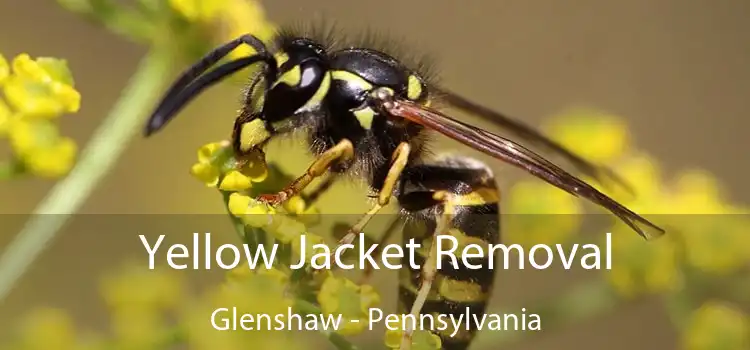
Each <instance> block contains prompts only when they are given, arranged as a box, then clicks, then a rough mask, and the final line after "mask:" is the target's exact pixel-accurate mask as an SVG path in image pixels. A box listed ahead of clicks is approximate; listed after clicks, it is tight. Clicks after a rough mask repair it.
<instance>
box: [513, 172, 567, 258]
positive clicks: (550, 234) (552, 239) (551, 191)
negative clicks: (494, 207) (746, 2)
mask: <svg viewBox="0 0 750 350" xmlns="http://www.w3.org/2000/svg"><path fill="white" fill-rule="evenodd" d="M507 208H508V209H507V210H508V211H507V213H509V214H511V215H508V216H507V217H506V219H505V220H506V221H505V223H504V224H505V225H507V226H506V227H507V229H506V238H507V240H508V241H509V242H512V243H516V244H520V245H523V246H527V245H528V246H531V245H535V244H556V243H564V242H565V241H567V240H568V239H570V238H571V237H572V236H573V234H575V233H576V231H577V229H578V227H579V226H580V222H581V214H582V207H581V203H580V201H579V200H578V199H577V198H575V197H573V196H571V195H570V194H568V193H567V192H565V191H562V190H560V189H558V188H556V187H554V186H551V185H549V184H547V183H545V182H541V181H522V182H518V183H516V184H515V185H514V186H513V187H511V189H510V191H509V201H508V204H507Z"/></svg>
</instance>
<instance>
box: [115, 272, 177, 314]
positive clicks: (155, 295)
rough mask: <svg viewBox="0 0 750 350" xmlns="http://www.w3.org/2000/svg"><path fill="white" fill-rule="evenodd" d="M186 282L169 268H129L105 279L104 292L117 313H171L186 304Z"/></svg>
mask: <svg viewBox="0 0 750 350" xmlns="http://www.w3.org/2000/svg"><path fill="white" fill-rule="evenodd" d="M183 287H184V285H183V281H182V279H181V278H180V277H179V276H178V275H177V274H175V273H174V271H173V270H171V269H169V268H162V269H159V268H157V269H154V270H149V269H147V268H146V267H144V266H140V265H138V266H136V265H133V266H126V267H124V268H122V269H121V270H120V271H118V272H117V273H113V274H112V275H109V276H107V277H105V278H104V280H103V281H102V285H101V289H102V294H103V295H104V299H105V300H106V302H107V304H108V305H109V306H110V307H111V308H112V309H114V310H121V309H125V310H132V309H135V308H139V309H153V310H166V309H172V308H174V307H176V306H178V305H180V304H181V303H182V302H183V299H184V295H183Z"/></svg>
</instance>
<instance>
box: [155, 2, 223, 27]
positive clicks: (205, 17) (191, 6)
mask: <svg viewBox="0 0 750 350" xmlns="http://www.w3.org/2000/svg"><path fill="white" fill-rule="evenodd" d="M169 5H170V6H171V7H172V8H173V9H174V10H175V11H177V12H178V13H179V14H181V15H182V16H184V17H185V18H186V19H188V20H190V21H199V22H207V21H211V20H213V19H214V18H215V17H216V16H217V15H218V14H219V13H220V12H221V10H222V9H223V8H224V7H226V6H227V0H169Z"/></svg>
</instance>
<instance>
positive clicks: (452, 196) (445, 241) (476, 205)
mask: <svg viewBox="0 0 750 350" xmlns="http://www.w3.org/2000/svg"><path fill="white" fill-rule="evenodd" d="M398 193H399V195H398V201H399V205H400V207H401V208H402V213H403V215H404V216H406V225H404V230H403V242H404V243H407V242H414V243H417V244H419V248H418V249H415V250H411V249H407V250H405V251H404V252H405V256H404V258H403V260H402V261H404V264H406V265H405V266H404V268H403V269H401V270H400V271H399V275H400V276H399V277H400V278H399V279H400V287H399V311H400V312H402V313H408V314H409V315H407V316H406V319H405V322H404V323H405V324H404V326H407V327H405V328H407V329H405V330H404V336H403V339H402V345H401V349H409V347H410V345H411V340H412V337H413V332H414V329H413V328H411V327H409V326H412V325H411V324H410V322H411V323H416V325H417V326H419V325H421V326H429V324H428V325H424V324H421V323H420V322H419V321H420V320H421V317H420V315H429V316H432V317H433V319H434V318H435V315H438V316H437V317H446V316H449V317H454V318H455V319H458V318H459V317H466V316H465V315H467V313H468V315H469V316H468V317H477V318H481V317H482V315H483V314H484V313H485V310H486V306H487V301H488V298H489V296H490V294H491V291H492V286H493V285H494V280H495V274H494V272H493V271H492V269H491V267H490V266H489V261H490V259H492V257H491V253H490V251H489V249H488V246H489V244H495V243H497V242H498V241H499V240H500V205H499V202H500V192H499V191H498V189H497V187H496V184H495V181H494V178H493V175H492V172H491V171H490V170H489V169H488V168H487V167H486V166H484V165H483V164H481V163H480V162H478V161H475V160H472V159H469V158H466V157H458V156H453V157H446V158H443V159H440V160H438V161H436V162H431V163H430V164H417V165H412V166H410V167H408V168H407V169H406V170H405V171H404V174H403V176H402V178H401V182H400V189H399V191H398ZM437 244H440V246H439V247H438V246H437ZM469 245H471V246H470V247H471V248H472V249H471V250H467V251H470V252H471V255H472V256H460V255H461V253H462V251H461V250H462V249H464V248H460V247H467V246H469ZM438 248H440V249H441V251H440V254H439V256H437V255H438V254H436V250H437V249H438ZM477 250H479V252H481V254H478V253H479V252H477ZM457 255H458V256H459V257H456V256H457ZM407 261H408V264H407V263H405V262H407ZM412 262H413V263H414V264H415V265H414V266H412V265H411V264H412ZM415 321H416V322H415ZM412 327H413V326H412ZM453 327H454V325H453V324H451V325H449V327H447V329H420V330H431V331H433V333H435V334H437V335H438V336H439V337H440V338H441V340H442V349H444V350H464V349H466V348H467V347H468V346H469V344H470V343H471V341H472V339H473V337H474V334H475V332H476V325H475V324H474V323H470V327H469V328H468V329H467V328H466V327H465V326H461V325H459V326H458V328H457V329H454V328H453Z"/></svg>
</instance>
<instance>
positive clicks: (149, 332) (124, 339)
mask: <svg viewBox="0 0 750 350" xmlns="http://www.w3.org/2000/svg"><path fill="white" fill-rule="evenodd" d="M110 317H111V322H112V330H113V333H114V337H115V339H116V341H117V344H118V345H119V346H120V347H121V348H123V349H149V348H154V347H155V346H158V345H161V344H160V342H163V341H164V339H163V334H164V331H165V330H166V329H167V322H166V319H165V317H164V315H163V314H161V313H157V312H154V310H150V309H144V308H141V307H130V308H128V307H126V308H122V309H118V310H114V311H113V312H112V314H111V316H110Z"/></svg>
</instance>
